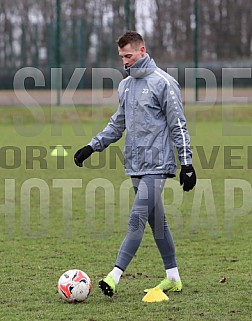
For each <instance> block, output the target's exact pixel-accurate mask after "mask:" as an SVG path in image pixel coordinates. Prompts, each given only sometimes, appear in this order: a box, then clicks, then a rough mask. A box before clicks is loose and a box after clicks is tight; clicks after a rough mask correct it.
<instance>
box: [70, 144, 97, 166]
mask: <svg viewBox="0 0 252 321" xmlns="http://www.w3.org/2000/svg"><path fill="white" fill-rule="evenodd" d="M93 152H94V150H93V148H92V147H91V146H89V145H87V146H84V147H82V148H81V149H79V150H77V152H76V153H75V154H74V162H75V164H76V165H77V166H79V167H82V166H83V164H82V163H83V162H84V160H85V159H87V158H88V157H89V156H90V155H91V154H92V153H93Z"/></svg>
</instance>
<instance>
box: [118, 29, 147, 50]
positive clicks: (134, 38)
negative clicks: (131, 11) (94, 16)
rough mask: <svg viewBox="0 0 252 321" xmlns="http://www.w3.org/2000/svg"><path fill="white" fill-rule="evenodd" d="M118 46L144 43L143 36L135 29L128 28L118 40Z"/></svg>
mask: <svg viewBox="0 0 252 321" xmlns="http://www.w3.org/2000/svg"><path fill="white" fill-rule="evenodd" d="M116 42H117V44H118V47H120V48H123V47H125V46H126V45H127V44H129V43H130V44H136V45H144V40H143V37H142V36H141V35H140V34H139V33H137V32H136V31H133V30H128V31H127V32H125V34H123V35H122V36H120V37H119V38H118V39H117V40H116Z"/></svg>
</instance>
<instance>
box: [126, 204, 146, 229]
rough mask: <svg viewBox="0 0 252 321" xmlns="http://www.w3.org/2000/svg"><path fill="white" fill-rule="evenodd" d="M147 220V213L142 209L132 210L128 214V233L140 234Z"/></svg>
mask: <svg viewBox="0 0 252 321" xmlns="http://www.w3.org/2000/svg"><path fill="white" fill-rule="evenodd" d="M147 219H148V212H147V210H144V209H137V210H136V209H134V210H132V212H131V214H130V219H129V231H131V232H138V233H142V232H143V231H144V229H145V226H146V222H147Z"/></svg>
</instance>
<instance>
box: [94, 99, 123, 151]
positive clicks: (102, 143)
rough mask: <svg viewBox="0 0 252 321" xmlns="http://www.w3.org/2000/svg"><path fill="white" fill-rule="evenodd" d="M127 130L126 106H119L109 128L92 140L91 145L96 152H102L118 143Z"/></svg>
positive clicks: (109, 123)
mask: <svg viewBox="0 0 252 321" xmlns="http://www.w3.org/2000/svg"><path fill="white" fill-rule="evenodd" d="M124 130H125V112H124V106H122V105H121V104H119V106H118V109H117V111H116V112H115V114H114V115H113V116H112V117H111V118H110V121H109V122H108V124H107V126H106V127H105V128H104V129H103V131H102V132H100V133H99V134H97V135H96V136H95V137H93V138H92V140H91V142H90V143H89V144H88V145H90V146H91V147H92V148H93V150H94V151H97V152H101V151H103V150H104V149H105V148H106V147H108V146H109V145H110V144H111V143H114V142H116V141H117V140H118V139H120V138H121V137H122V134H123V132H124Z"/></svg>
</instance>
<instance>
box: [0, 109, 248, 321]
mask: <svg viewBox="0 0 252 321" xmlns="http://www.w3.org/2000/svg"><path fill="white" fill-rule="evenodd" d="M238 107H239V108H238ZM57 108H58V109H57ZM251 108H252V106H214V107H211V106H186V114H187V118H188V124H189V130H190V133H191V144H192V146H193V151H194V156H193V161H194V166H195V168H196V171H197V176H198V184H197V187H196V188H195V189H194V190H193V191H191V192H189V193H183V192H182V190H181V187H180V186H179V183H178V179H177V178H176V179H174V180H167V184H166V188H165V190H164V203H165V207H166V212H167V218H168V222H169V224H170V227H171V229H172V232H173V236H174V239H175V245H176V250H177V259H178V265H179V269H180V274H181V277H182V280H183V285H184V289H183V292H182V293H180V294H175V293H172V294H170V295H169V298H170V300H169V301H168V302H161V303H143V302H142V301H141V300H142V298H143V296H144V293H143V290H144V289H145V288H146V287H150V286H154V285H156V284H157V283H158V282H159V281H160V280H161V279H163V278H164V277H165V274H164V270H163V266H162V262H161V258H160V256H159V253H158V251H157V249H156V247H155V244H154V241H153V239H152V235H151V231H150V229H149V227H147V228H146V233H145V236H144V239H143V242H142V244H141V247H140V249H139V251H138V252H137V254H136V257H135V258H134V260H133V261H132V262H131V264H130V266H129V267H128V269H127V271H126V272H125V274H124V275H123V277H122V279H121V282H120V284H119V287H118V292H117V294H116V295H115V296H114V297H113V299H110V298H108V297H104V296H103V295H102V294H101V293H100V291H99V289H98V288H97V287H98V281H99V279H100V278H101V277H103V276H104V275H106V274H107V273H108V272H109V271H110V269H111V268H112V267H113V263H114V261H115V259H116V254H117V251H118V248H119V246H120V244H121V241H122V240H123V238H124V235H125V233H126V230H127V221H128V215H129V209H130V206H131V201H132V199H133V191H132V189H131V188H130V182H129V179H128V178H127V177H126V176H125V175H124V169H123V165H122V160H121V153H120V151H122V148H123V140H121V141H119V142H118V143H116V144H114V145H113V148H109V149H108V150H107V151H106V152H104V153H101V154H98V153H96V154H94V155H92V162H90V163H88V164H87V165H86V166H84V168H77V167H76V166H75V165H74V163H73V154H74V152H75V151H76V150H77V149H78V148H80V147H81V146H83V145H85V144H86V143H88V142H89V140H90V138H91V137H92V135H93V134H94V133H96V132H97V131H98V130H99V129H102V128H103V127H104V125H105V124H106V122H107V120H108V117H109V115H110V113H111V112H112V111H113V110H114V108H105V109H95V110H91V108H86V107H85V108H84V107H83V108H78V109H77V110H73V109H71V108H60V107H53V108H49V107H48V108H43V109H38V110H36V109H30V110H29V109H27V108H20V107H19V108H17V107H6V108H1V109H0V122H1V128H0V134H1V149H0V153H1V155H0V156H1V157H0V162H1V163H0V174H1V181H0V182H1V183H0V215H1V220H0V252H1V260H0V267H1V289H2V290H1V292H0V320H6V321H7V320H8V321H15V320H19V321H20V320H24V321H27V320H31V321H33V320H43V321H44V320H45V321H47V320H55V321H56V320H57V321H59V320H62V321H63V320H74V321H78V320H80V321H107V320H110V321H118V320H121V321H123V320H125V321H126V320H127V321H131V320H136V321H153V320H159V321H166V320H183V321H184V320H188V321H191V320H206V321H211V320H216V321H217V320H224V321H225V320H227V321H231V320H232V321H237V320H242V321H246V320H248V321H249V320H250V319H251V314H252V308H251V294H252V291H251V286H252V281H251V275H252V271H251V263H252V262H251V257H252V253H251V224H252V214H251V209H252V188H251V169H252V149H251V145H252V144H251ZM100 110H102V111H103V113H102V114H101V113H100ZM20 117H23V118H22V119H21V118H20ZM58 144H61V145H64V146H65V147H66V148H68V149H67V151H68V156H67V157H64V158H58V159H57V158H55V157H52V156H50V153H51V151H52V149H53V147H54V146H55V145H58ZM72 268H79V269H82V270H84V271H85V272H86V273H88V274H89V276H90V278H91V280H92V284H93V291H92V293H91V295H90V297H89V298H88V299H87V301H86V302H84V303H83V304H76V305H71V304H66V303H64V302H63V301H61V300H60V299H59V297H58V295H57V293H56V292H57V291H56V284H57V280H58V278H59V277H60V275H61V274H62V273H63V272H64V271H65V270H68V269H72Z"/></svg>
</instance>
